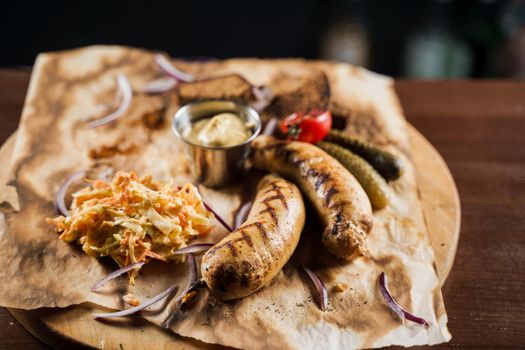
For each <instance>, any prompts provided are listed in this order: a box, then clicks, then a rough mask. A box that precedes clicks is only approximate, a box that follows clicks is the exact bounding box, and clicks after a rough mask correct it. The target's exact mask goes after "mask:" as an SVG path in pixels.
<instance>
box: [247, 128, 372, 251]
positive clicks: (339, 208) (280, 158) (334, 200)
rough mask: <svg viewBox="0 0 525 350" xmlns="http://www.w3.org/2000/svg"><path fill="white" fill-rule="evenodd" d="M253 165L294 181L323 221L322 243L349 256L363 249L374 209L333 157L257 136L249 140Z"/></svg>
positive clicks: (304, 146) (315, 149)
mask: <svg viewBox="0 0 525 350" xmlns="http://www.w3.org/2000/svg"><path fill="white" fill-rule="evenodd" d="M252 148H253V155H252V161H253V166H254V167H255V168H257V169H261V170H267V171H270V172H276V173H278V174H279V175H282V176H284V177H286V178H288V179H290V180H291V181H293V182H294V183H296V184H297V185H298V186H299V187H300V188H301V189H302V190H303V192H304V194H305V195H306V196H307V197H308V198H309V199H310V201H311V202H312V204H313V206H314V207H315V208H316V210H317V211H318V212H319V214H320V217H321V218H322V220H323V221H324V224H325V225H326V229H325V230H324V232H323V243H324V245H325V247H326V248H327V249H328V250H329V251H330V252H331V253H332V254H334V255H335V256H337V257H340V258H344V259H347V260H351V259H353V258H355V257H357V256H359V255H361V254H363V253H365V252H366V237H367V235H368V233H369V232H370V231H371V230H372V225H373V213H372V207H371V204H370V200H369V199H368V197H367V195H366V193H365V191H364V190H363V188H362V187H361V185H360V184H359V182H357V180H356V179H355V178H354V176H353V175H352V174H350V173H349V172H348V171H347V170H346V169H345V168H344V167H343V166H342V165H341V164H340V163H339V162H338V161H337V160H336V159H334V158H332V157H331V156H330V155H328V154H327V153H326V152H324V151H323V150H321V149H320V148H319V147H317V146H315V145H312V144H309V143H304V142H297V141H292V142H286V141H280V140H277V139H275V138H273V137H271V136H259V137H258V138H256V139H255V140H254V141H253V143H252Z"/></svg>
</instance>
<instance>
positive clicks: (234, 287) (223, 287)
mask: <svg viewBox="0 0 525 350" xmlns="http://www.w3.org/2000/svg"><path fill="white" fill-rule="evenodd" d="M304 217H305V210H304V202H303V199H302V196H301V192H300V191H299V189H298V188H297V187H296V186H295V185H294V184H292V183H290V182H288V181H286V180H284V179H283V178H281V177H278V176H276V175H267V176H265V177H264V178H263V179H262V180H261V181H260V182H259V184H258V192H257V197H256V198H255V201H254V203H253V206H252V209H251V211H250V213H249V215H248V219H247V220H246V222H245V223H244V224H242V225H241V226H240V227H239V228H237V229H236V230H235V231H234V232H232V233H231V234H229V235H228V236H226V237H225V238H224V239H223V240H222V241H220V242H219V243H217V244H216V245H215V246H213V247H212V248H211V249H210V250H208V251H207V252H206V253H205V254H204V256H203V258H202V265H201V274H202V277H203V280H204V282H205V283H206V285H207V286H208V289H209V290H210V292H211V293H212V295H214V296H215V297H217V298H219V299H222V300H229V299H237V298H242V297H245V296H247V295H249V294H251V293H253V292H255V291H257V290H258V289H260V288H262V287H264V286H265V285H266V284H267V283H268V282H270V281H271V279H272V278H273V277H275V275H277V273H278V272H279V271H280V270H281V268H282V267H283V266H284V264H286V262H287V261H288V259H289V258H290V256H291V255H292V253H293V251H294V250H295V247H296V246H297V243H298V242H299V237H300V235H301V231H302V229H303V226H304Z"/></svg>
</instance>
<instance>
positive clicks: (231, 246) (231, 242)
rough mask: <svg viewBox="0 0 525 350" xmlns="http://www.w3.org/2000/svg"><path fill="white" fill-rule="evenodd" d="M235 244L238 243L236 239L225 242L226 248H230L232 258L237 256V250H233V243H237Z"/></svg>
mask: <svg viewBox="0 0 525 350" xmlns="http://www.w3.org/2000/svg"><path fill="white" fill-rule="evenodd" d="M237 242H238V238H237V239H235V240H233V241H227V242H226V246H228V248H230V250H231V252H232V255H233V256H237V255H238V254H239V253H238V252H237V248H235V243H237Z"/></svg>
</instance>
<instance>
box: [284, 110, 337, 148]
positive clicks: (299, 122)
mask: <svg viewBox="0 0 525 350" xmlns="http://www.w3.org/2000/svg"><path fill="white" fill-rule="evenodd" d="M331 128H332V113H331V112H330V111H321V110H316V109H314V110H311V111H310V112H308V113H293V114H290V115H289V116H287V117H286V118H284V120H283V121H281V131H282V132H283V134H285V135H286V136H287V137H288V139H292V140H298V141H303V142H309V143H317V142H319V141H321V140H322V139H324V137H325V136H326V135H327V134H328V132H329V131H330V129H331Z"/></svg>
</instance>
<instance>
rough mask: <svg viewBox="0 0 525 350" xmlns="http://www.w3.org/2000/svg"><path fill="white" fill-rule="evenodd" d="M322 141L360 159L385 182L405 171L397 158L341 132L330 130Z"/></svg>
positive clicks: (396, 177)
mask: <svg viewBox="0 0 525 350" xmlns="http://www.w3.org/2000/svg"><path fill="white" fill-rule="evenodd" d="M324 141H328V142H332V143H335V144H337V145H339V146H341V147H344V148H346V149H348V150H349V151H351V152H353V153H355V154H357V155H358V156H360V157H362V158H363V159H365V160H366V161H367V162H368V163H370V165H372V166H373V167H374V168H375V169H376V170H377V172H378V173H379V174H381V176H382V177H383V178H384V179H385V180H387V181H390V180H397V179H398V178H399V177H400V176H401V175H403V172H404V170H405V169H404V165H403V162H402V161H401V159H399V157H396V156H395V155H393V154H392V153H390V152H387V151H383V150H382V149H379V148H377V147H374V146H372V145H371V144H369V143H367V142H365V141H362V140H359V139H357V138H354V137H352V136H349V135H347V134H345V133H344V132H342V131H339V130H330V132H329V133H328V135H327V136H326V137H325V139H324Z"/></svg>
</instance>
